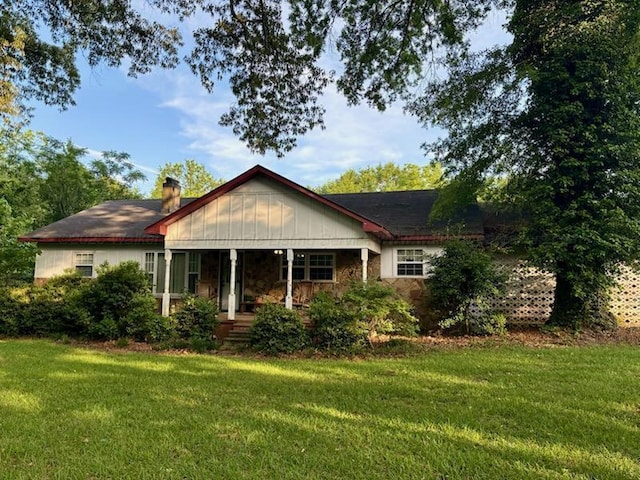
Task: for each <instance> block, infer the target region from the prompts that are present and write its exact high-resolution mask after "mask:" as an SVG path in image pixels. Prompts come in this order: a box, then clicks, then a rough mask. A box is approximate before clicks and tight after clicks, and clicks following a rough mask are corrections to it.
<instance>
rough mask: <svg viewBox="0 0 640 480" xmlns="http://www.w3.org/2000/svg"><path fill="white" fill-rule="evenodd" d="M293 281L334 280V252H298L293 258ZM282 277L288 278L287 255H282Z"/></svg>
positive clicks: (283, 278) (282, 278)
mask: <svg viewBox="0 0 640 480" xmlns="http://www.w3.org/2000/svg"><path fill="white" fill-rule="evenodd" d="M292 276H293V281H304V280H312V281H314V282H333V281H334V279H335V277H336V256H335V254H334V253H309V252H296V253H295V254H294V259H293V270H292ZM280 279H281V280H287V256H286V255H283V256H282V269H281V272H280Z"/></svg>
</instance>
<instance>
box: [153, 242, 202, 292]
mask: <svg viewBox="0 0 640 480" xmlns="http://www.w3.org/2000/svg"><path fill="white" fill-rule="evenodd" d="M200 263H201V255H200V253H198V252H171V267H170V268H171V272H170V282H169V293H171V294H183V293H185V292H189V293H196V289H197V285H198V281H199V280H200ZM144 270H145V272H146V273H147V276H148V278H149V281H150V282H151V285H152V289H153V293H155V294H161V293H164V278H165V272H166V267H165V261H164V252H147V253H145V258H144Z"/></svg>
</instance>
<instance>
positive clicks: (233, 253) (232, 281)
mask: <svg viewBox="0 0 640 480" xmlns="http://www.w3.org/2000/svg"><path fill="white" fill-rule="evenodd" d="M229 260H230V261H231V272H230V275H229V300H228V301H227V305H228V307H227V308H228V309H229V311H228V313H227V319H229V320H235V318H236V264H237V263H238V252H237V250H236V249H235V248H232V249H231V250H229Z"/></svg>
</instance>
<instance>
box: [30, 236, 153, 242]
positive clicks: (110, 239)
mask: <svg viewBox="0 0 640 480" xmlns="http://www.w3.org/2000/svg"><path fill="white" fill-rule="evenodd" d="M18 240H19V241H21V242H37V243H163V242H164V238H162V237H158V238H137V237H136V238H128V237H58V238H38V237H19V238H18Z"/></svg>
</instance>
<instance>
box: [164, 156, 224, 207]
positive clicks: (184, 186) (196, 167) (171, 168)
mask: <svg viewBox="0 0 640 480" xmlns="http://www.w3.org/2000/svg"><path fill="white" fill-rule="evenodd" d="M166 177H171V178H173V179H175V180H178V181H179V182H180V187H181V194H182V195H183V196H185V197H201V196H202V195H204V194H205V193H209V192H210V191H211V190H213V189H214V188H216V187H217V186H219V185H222V184H223V183H224V180H222V179H221V178H215V177H214V176H213V175H211V173H209V172H208V171H207V169H206V168H205V166H204V165H202V164H201V163H198V162H196V161H195V160H193V159H190V158H188V159H186V160H185V161H184V162H175V163H171V162H168V163H165V164H164V165H163V166H162V167H161V168H160V173H158V177H157V178H156V183H155V187H154V189H153V191H152V192H151V196H152V197H153V198H161V197H162V184H163V183H164V181H165V178H166Z"/></svg>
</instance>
